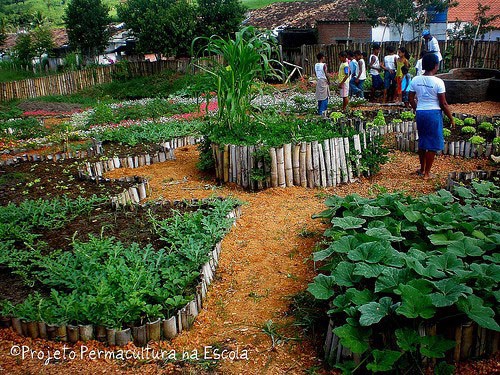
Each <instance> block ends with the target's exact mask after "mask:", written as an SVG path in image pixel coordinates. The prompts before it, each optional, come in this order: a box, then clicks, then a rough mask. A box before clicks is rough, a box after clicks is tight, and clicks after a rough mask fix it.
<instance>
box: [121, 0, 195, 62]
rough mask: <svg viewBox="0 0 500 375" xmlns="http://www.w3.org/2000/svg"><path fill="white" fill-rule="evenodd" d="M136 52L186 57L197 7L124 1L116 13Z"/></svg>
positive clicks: (160, 0) (174, 1)
mask: <svg viewBox="0 0 500 375" xmlns="http://www.w3.org/2000/svg"><path fill="white" fill-rule="evenodd" d="M117 11H118V16H119V18H120V19H121V20H122V21H124V22H125V24H126V25H127V27H128V28H130V29H131V30H132V31H133V33H134V35H135V36H136V37H137V39H138V49H139V50H140V51H141V52H143V53H147V52H153V53H155V54H156V55H157V58H160V56H161V55H162V54H163V55H166V56H180V55H186V54H187V53H188V51H189V46H190V45H191V41H192V39H193V38H194V36H195V31H196V7H195V6H194V5H192V3H191V2H188V1H187V0H127V1H126V2H124V3H122V4H121V5H120V6H119V7H118V9H117Z"/></svg>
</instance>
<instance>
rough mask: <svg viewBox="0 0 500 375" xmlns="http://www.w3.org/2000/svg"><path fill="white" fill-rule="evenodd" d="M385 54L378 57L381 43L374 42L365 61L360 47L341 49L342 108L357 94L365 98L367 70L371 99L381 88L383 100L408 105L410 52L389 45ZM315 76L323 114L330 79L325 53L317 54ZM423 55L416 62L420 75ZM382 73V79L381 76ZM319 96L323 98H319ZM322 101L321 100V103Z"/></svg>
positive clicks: (317, 96) (340, 83)
mask: <svg viewBox="0 0 500 375" xmlns="http://www.w3.org/2000/svg"><path fill="white" fill-rule="evenodd" d="M386 51H387V55H386V56H384V59H383V60H380V59H379V53H380V45H379V44H374V45H373V47H372V53H371V55H370V58H369V59H368V62H367V63H366V62H365V56H364V55H363V53H362V52H361V51H359V50H357V51H354V52H353V51H342V52H340V54H339V59H340V66H339V71H338V77H337V79H338V88H339V93H340V97H341V98H342V110H344V111H345V109H346V108H347V104H348V103H349V98H352V97H353V96H357V97H359V98H364V87H363V86H364V82H365V80H366V77H367V71H368V70H369V74H370V76H371V79H372V88H371V99H372V100H373V99H374V98H375V91H376V90H383V102H384V103H387V102H394V101H397V102H403V103H404V105H405V107H409V106H410V104H409V98H408V94H409V91H410V83H411V79H412V77H411V75H410V73H408V71H409V68H410V54H409V53H408V51H407V50H406V48H405V47H400V48H398V50H397V54H396V50H395V48H394V47H392V46H387V48H386ZM317 59H318V63H316V66H315V70H316V77H317V78H318V85H317V86H316V87H317V88H316V99H317V100H318V114H319V115H324V111H325V110H326V107H327V104H328V95H329V91H328V95H327V91H326V90H327V89H326V88H325V87H329V83H330V82H329V79H328V74H327V68H326V64H325V55H324V54H323V53H321V52H320V53H319V54H318V55H317ZM421 61H422V56H420V60H418V62H417V65H416V71H417V75H422V74H423V73H424V72H423V70H422V65H421ZM382 73H383V78H382ZM321 98H322V99H321ZM320 102H321V103H320Z"/></svg>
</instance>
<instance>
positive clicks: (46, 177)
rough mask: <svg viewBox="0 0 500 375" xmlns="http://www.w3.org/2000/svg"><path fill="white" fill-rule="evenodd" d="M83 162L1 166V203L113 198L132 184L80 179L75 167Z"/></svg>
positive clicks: (28, 163)
mask: <svg viewBox="0 0 500 375" xmlns="http://www.w3.org/2000/svg"><path fill="white" fill-rule="evenodd" d="M81 163H82V160H77V159H73V160H71V159H69V160H63V161H59V162H52V161H43V162H20V163H17V164H14V165H9V166H2V167H0V204H2V205H5V204H8V203H9V202H12V203H17V204H18V203H19V202H21V201H23V200H25V199H33V200H36V199H39V198H42V199H48V198H49V199H50V198H55V197H59V196H62V195H65V196H67V197H69V198H77V197H91V196H92V195H94V194H95V195H97V196H108V197H109V196H112V195H117V194H119V193H121V192H122V191H123V190H124V189H125V188H128V187H130V186H131V185H133V183H131V182H119V181H101V182H99V183H96V182H95V181H89V180H80V179H79V178H78V165H79V164H81Z"/></svg>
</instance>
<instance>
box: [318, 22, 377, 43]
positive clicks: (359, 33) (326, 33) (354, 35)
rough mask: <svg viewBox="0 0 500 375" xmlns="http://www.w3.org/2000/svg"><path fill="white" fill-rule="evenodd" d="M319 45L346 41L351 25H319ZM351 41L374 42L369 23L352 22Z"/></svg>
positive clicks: (339, 23)
mask: <svg viewBox="0 0 500 375" xmlns="http://www.w3.org/2000/svg"><path fill="white" fill-rule="evenodd" d="M317 28H318V43H319V44H333V43H336V42H337V41H345V40H346V39H347V35H348V28H349V24H348V23H347V22H345V23H341V22H338V23H318V24H317ZM349 39H350V40H352V41H357V42H358V41H359V42H369V41H371V40H372V28H371V26H370V25H369V24H367V23H354V22H351V31H350V38H349Z"/></svg>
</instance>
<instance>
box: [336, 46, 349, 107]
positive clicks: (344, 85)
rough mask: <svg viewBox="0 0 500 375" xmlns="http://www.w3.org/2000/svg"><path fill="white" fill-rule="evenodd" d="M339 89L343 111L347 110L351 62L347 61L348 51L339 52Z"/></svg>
mask: <svg viewBox="0 0 500 375" xmlns="http://www.w3.org/2000/svg"><path fill="white" fill-rule="evenodd" d="M339 60H340V66H339V74H338V79H339V91H340V93H339V94H340V97H341V98H342V111H344V112H345V110H346V108H347V104H348V103H349V82H348V81H347V80H348V79H349V63H348V62H347V53H346V52H345V51H342V52H340V53H339Z"/></svg>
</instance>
